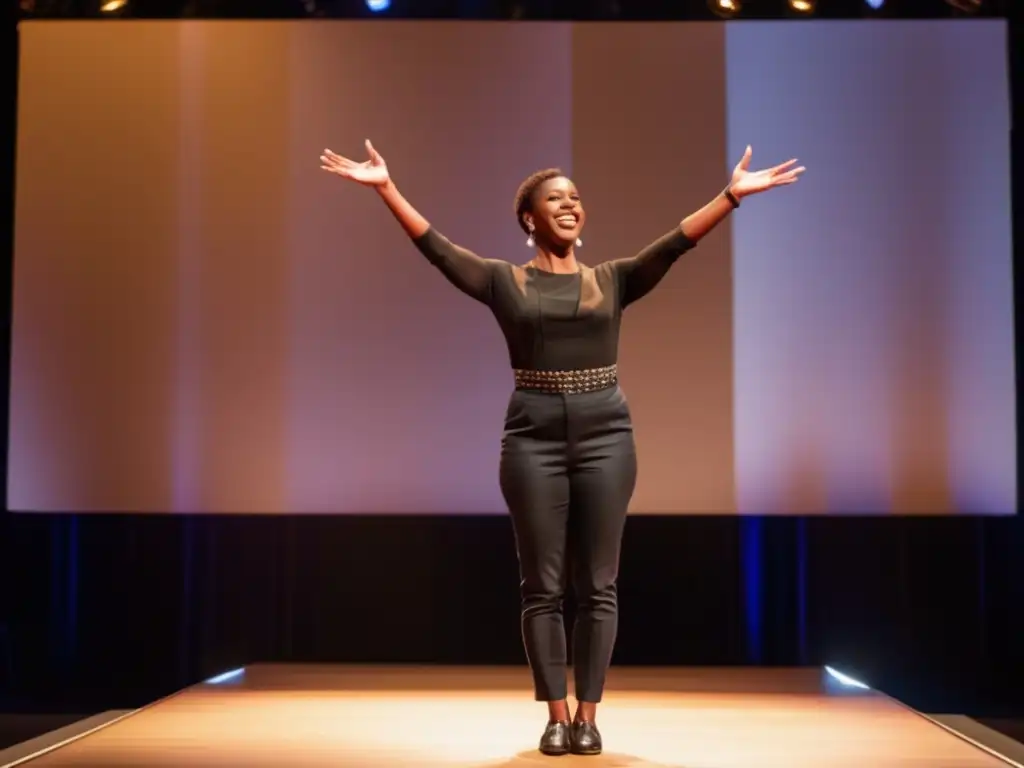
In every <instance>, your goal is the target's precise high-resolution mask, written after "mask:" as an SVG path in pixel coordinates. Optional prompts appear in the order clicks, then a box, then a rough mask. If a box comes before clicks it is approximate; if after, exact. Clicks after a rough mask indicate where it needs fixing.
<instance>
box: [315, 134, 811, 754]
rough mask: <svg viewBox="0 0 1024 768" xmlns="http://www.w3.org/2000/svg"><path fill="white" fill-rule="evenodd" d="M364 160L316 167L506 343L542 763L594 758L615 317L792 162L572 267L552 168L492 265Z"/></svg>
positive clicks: (566, 202)
mask: <svg viewBox="0 0 1024 768" xmlns="http://www.w3.org/2000/svg"><path fill="white" fill-rule="evenodd" d="M366 150H367V152H368V154H369V159H368V160H366V161H365V162H362V163H356V162H354V161H352V160H349V159H347V158H344V157H341V156H339V155H337V154H335V153H334V152H332V151H330V150H324V154H323V155H322V156H321V158H320V160H321V167H322V168H323V169H324V170H326V171H329V172H331V173H335V174H337V175H339V176H341V177H343V178H346V179H350V180H352V181H356V182H359V183H361V184H364V185H366V186H370V187H373V188H374V189H376V190H377V192H378V194H379V195H380V196H381V199H383V201H384V203H385V204H386V205H387V207H388V208H389V209H390V210H391V213H392V214H393V215H394V216H395V218H396V219H398V222H399V224H401V226H402V227H403V228H404V230H405V232H406V233H407V234H408V236H409V237H410V238H411V239H412V241H413V243H414V244H415V245H416V247H417V248H418V249H419V250H420V252H421V253H422V254H423V255H424V256H425V257H426V258H427V259H428V260H429V261H430V262H431V263H432V264H433V265H434V266H435V267H437V268H438V269H439V270H440V271H441V273H442V274H443V275H444V276H445V277H446V278H447V279H448V280H449V281H450V282H451V283H452V284H454V285H455V287H456V288H458V289H459V290H461V291H462V292H463V293H465V294H467V295H468V296H470V297H472V298H474V299H476V300H477V301H480V302H482V303H483V304H485V305H487V306H488V307H489V308H490V310H491V312H492V313H493V314H494V316H495V318H496V319H497V321H498V324H499V325H500V326H501V329H502V331H503V332H504V335H505V340H506V342H507V345H508V352H509V358H510V362H511V366H512V368H513V371H514V378H515V390H514V391H513V393H512V395H511V398H510V401H509V405H508V410H507V412H506V414H505V430H504V435H503V437H502V446H501V448H502V450H501V462H500V467H499V478H500V485H501V490H502V494H503V496H504V498H505V501H506V504H507V505H508V508H509V512H510V515H511V518H512V523H513V529H514V531H515V539H516V549H517V552H518V557H519V564H520V576H521V589H522V632H523V643H524V646H525V648H526V655H527V659H528V661H529V663H530V668H531V670H532V673H533V680H534V689H535V697H536V699H537V700H538V701H543V702H547V705H548V724H547V727H546V728H545V729H544V732H543V734H542V736H541V739H540V750H541V751H542V752H544V753H545V754H565V753H567V752H573V753H576V754H589V755H593V754H599V753H600V752H601V748H602V745H601V735H600V732H599V731H598V729H597V725H596V723H595V716H596V712H597V704H598V702H600V701H601V697H602V693H603V689H604V681H605V673H606V671H607V668H608V665H609V664H610V662H611V656H612V648H613V646H614V643H615V635H616V628H617V618H618V610H617V599H616V578H617V575H618V563H619V547H620V543H621V540H622V533H623V527H624V524H625V520H626V510H627V507H628V506H629V501H630V497H631V496H632V494H633V488H634V484H635V481H636V469H637V468H636V449H635V447H634V442H633V428H632V424H631V422H630V414H629V408H628V406H627V404H626V399H625V397H624V396H623V394H622V391H621V390H620V388H619V386H618V378H617V370H616V359H617V350H618V336H619V323H620V321H621V317H622V310H623V309H625V308H626V307H627V306H628V305H630V304H631V303H633V302H635V301H637V300H638V299H640V298H642V297H643V296H645V295H646V294H647V293H649V292H650V291H651V289H653V288H654V287H655V286H656V285H657V284H658V282H659V281H660V280H661V279H662V278H663V277H664V276H665V273H666V272H667V271H668V269H669V267H671V266H672V264H673V263H674V262H675V261H676V259H678V258H679V256H681V255H682V254H683V253H685V252H686V251H688V250H690V249H691V248H693V247H694V246H695V245H696V244H697V243H698V242H699V241H700V239H701V238H702V237H704V236H705V235H706V234H707V233H708V232H710V231H711V229H712V228H714V227H715V226H716V225H717V224H718V223H719V222H721V221H722V220H723V219H725V217H726V216H727V215H728V214H729V213H730V212H731V211H732V210H733V209H734V208H737V207H739V204H740V200H741V199H742V198H744V197H746V196H747V195H751V194H754V193H756V192H763V191H765V190H767V189H772V188H774V187H778V186H783V185H786V184H792V183H793V182H795V181H796V180H797V178H798V177H799V176H800V174H801V173H802V172H803V171H804V169H803V168H802V167H800V168H793V166H794V165H795V163H796V161H795V160H790V161H789V162H786V163H783V164H782V165H779V166H776V167H775V168H770V169H768V170H764V171H757V172H752V171H749V170H748V166H749V165H750V156H751V150H750V147H747V150H746V152H745V153H744V155H743V158H742V159H741V160H740V162H739V163H738V164H737V166H736V168H735V170H734V171H733V175H732V180H731V181H730V183H729V185H728V186H727V187H726V188H725V190H724V191H723V192H721V193H720V194H718V195H717V196H716V197H715V198H714V199H713V200H712V201H711V202H709V203H708V204H707V205H705V206H704V207H703V208H701V209H700V210H698V211H696V212H695V213H692V214H690V215H689V216H687V217H686V218H685V219H683V221H682V222H681V223H680V224H679V225H677V226H675V227H673V228H672V229H671V230H670V231H669V232H667V233H665V234H664V235H662V236H661V237H660V238H658V239H657V240H655V241H654V242H653V243H651V244H650V245H648V246H647V247H646V248H644V249H643V250H642V251H640V252H639V253H638V254H637V255H635V256H633V257H632V258H626V259H619V260H615V261H608V262H605V263H603V264H599V265H598V266H596V267H588V266H585V265H583V264H581V263H580V262H578V261H577V260H576V251H575V248H576V246H578V245H580V240H579V237H580V232H581V231H582V229H583V225H584V222H585V221H586V214H585V213H584V210H583V205H582V204H581V203H580V196H579V192H578V191H577V189H576V187H575V185H574V184H573V183H572V181H571V180H570V179H568V178H566V177H565V176H564V175H563V174H562V173H561V172H560V171H558V170H557V169H550V170H545V171H539V172H537V173H534V174H533V175H531V176H530V177H529V178H527V179H526V180H525V181H524V182H523V183H522V185H521V186H520V188H519V191H518V193H517V194H516V197H515V215H516V220H517V223H518V224H519V226H520V227H522V229H523V231H524V232H525V233H526V234H527V235H528V238H527V245H528V246H529V247H531V248H533V249H534V251H535V253H534V255H533V258H532V259H531V260H530V261H529V262H527V263H526V264H525V265H523V266H519V265H517V264H512V263H509V262H506V261H499V260H495V259H485V258H481V257H480V256H477V255H476V254H475V253H472V252H471V251H468V250H466V249H465V248H462V247H460V246H457V245H454V244H452V243H451V242H449V241H448V240H447V239H446V238H445V237H444V236H443V235H441V233H440V232H438V231H437V230H435V229H434V228H433V227H431V225H430V223H429V222H428V221H427V220H426V219H425V218H424V217H423V216H422V215H421V214H420V213H419V212H418V211H417V210H416V209H415V208H414V207H413V206H412V205H410V204H409V202H408V201H407V200H405V198H403V197H402V195H401V193H400V192H399V191H398V188H397V187H396V186H395V184H394V182H393V181H392V179H391V177H390V175H389V173H388V168H387V165H386V164H385V162H384V158H382V157H381V156H380V154H379V153H378V152H377V151H376V150H375V149H374V148H373V145H372V144H371V143H370V142H369V141H367V142H366ZM567 582H571V584H572V587H573V590H574V592H575V597H576V600H577V605H578V607H577V621H576V626H575V627H574V632H573V672H574V678H575V697H576V701H577V703H578V707H577V709H576V712H575V713H574V714H573V715H572V716H570V711H569V704H568V701H567V695H568V692H567V687H566V679H565V678H566V672H565V669H566V661H567V649H566V639H565V631H564V628H563V623H562V597H563V594H564V591H565V588H566V584H567Z"/></svg>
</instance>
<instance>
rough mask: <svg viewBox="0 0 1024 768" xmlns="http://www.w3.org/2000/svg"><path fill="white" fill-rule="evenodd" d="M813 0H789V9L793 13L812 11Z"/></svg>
mask: <svg viewBox="0 0 1024 768" xmlns="http://www.w3.org/2000/svg"><path fill="white" fill-rule="evenodd" d="M814 8H815V2H814V0H789V9H790V10H791V11H793V12H794V13H803V14H808V13H814Z"/></svg>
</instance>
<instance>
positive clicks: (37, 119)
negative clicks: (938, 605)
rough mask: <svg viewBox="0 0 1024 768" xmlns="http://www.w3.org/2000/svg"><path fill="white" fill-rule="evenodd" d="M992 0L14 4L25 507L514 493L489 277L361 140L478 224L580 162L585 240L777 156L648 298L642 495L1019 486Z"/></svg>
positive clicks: (14, 501) (739, 505) (796, 498)
mask: <svg viewBox="0 0 1024 768" xmlns="http://www.w3.org/2000/svg"><path fill="white" fill-rule="evenodd" d="M1005 34H1006V30H1005V24H1004V23H1003V22H1002V21H990V20H984V21H977V20H972V21H963V22H953V21H944V22H938V21H907V22H886V23H877V22H876V23H868V22H804V23H780V22H764V23H762V22H743V23H730V24H721V23H687V24H683V23H678V24H666V23H660V24H616V23H599V24H582V23H581V24H571V23H530V24H523V23H520V24H502V23H473V22H455V23H453V22H444V23H431V22H422V21H420V22H411V21H410V22H394V21H392V22H389V23H373V22H341V21H316V22H311V21H305V22H296V21H289V22H265V21H261V22H258V23H255V22H226V21H217V22H199V21H188V22H166V21H161V22H121V23H104V22H88V21H75V22H64V21H60V22H55V21H45V22H44V21H37V22H30V23H25V24H23V25H22V27H21V69H20V86H19V88H20V91H19V100H20V102H19V111H18V147H17V191H16V233H15V239H16V243H15V276H14V316H13V352H12V355H13V357H12V374H11V375H12V378H11V403H10V407H11V419H10V434H9V461H10V464H9V482H8V489H7V494H8V505H9V507H10V508H12V509H14V510H19V511H38V512H90V511H97V512H109V511H115V512H140V513H160V512H211V513H268V514H274V513H281V514H287V513H340V514H344V513H419V514H453V513H454V514H459V513H482V514H500V513H502V512H504V511H505V510H504V505H503V503H502V500H501V494H500V492H499V489H498V482H497V464H498V455H499V441H500V434H501V428H502V418H503V415H504V411H505V405H506V402H507V398H508V396H509V392H510V389H511V386H512V379H511V374H510V371H509V364H508V358H507V353H506V350H505V347H504V344H503V340H502V338H501V335H500V333H499V330H498V328H497V326H496V324H495V323H494V321H493V319H492V317H491V316H490V314H489V313H488V312H487V310H486V308H483V307H482V306H481V305H478V304H476V303H475V302H473V301H471V300H469V299H467V298H466V297H464V296H463V295H461V294H460V293H458V292H457V291H456V290H455V289H454V288H453V287H452V286H451V285H449V284H448V283H447V282H446V281H445V280H444V278H443V277H442V276H441V275H440V273H438V272H437V271H436V270H435V269H434V268H433V267H432V266H430V265H429V264H428V263H427V262H426V261H425V259H424V258H423V257H422V256H421V255H420V254H419V253H418V252H417V251H416V250H415V249H414V248H413V247H412V245H411V244H410V243H409V241H408V240H407V238H406V237H405V235H404V234H403V233H402V232H401V230H400V229H399V228H398V226H397V225H396V224H395V222H394V220H393V219H392V218H391V216H390V214H389V213H388V212H387V210H386V209H385V208H384V206H383V205H382V204H381V202H380V200H379V199H378V198H377V197H376V195H374V194H373V193H372V192H370V191H368V190H366V189H363V188H360V187H356V186H354V185H351V184H348V183H346V182H344V181H342V180H340V179H338V178H337V177H333V176H329V175H327V174H324V173H323V172H322V171H320V170H319V168H318V166H319V162H318V156H319V154H320V152H321V150H322V149H323V148H324V147H330V148H332V149H334V150H336V151H338V152H342V153H345V154H355V155H357V156H358V157H359V159H362V157H363V149H362V142H363V140H364V139H365V138H371V139H372V140H373V142H374V145H375V146H376V147H377V148H378V149H379V150H380V151H381V153H382V154H383V155H384V157H385V158H386V159H387V161H388V164H389V167H390V168H391V171H392V174H393V176H394V178H395V180H396V182H397V183H398V185H399V187H400V188H401V189H402V191H403V192H404V194H405V195H406V196H407V197H408V198H409V199H410V200H411V201H412V202H413V203H414V204H415V205H417V206H418V207H419V208H420V209H421V211H422V212H423V213H424V214H425V215H426V216H427V218H428V219H430V220H431V221H432V222H433V224H434V225H435V226H436V227H437V228H438V229H439V230H440V231H441V232H443V233H444V234H445V235H447V236H448V237H449V238H451V239H452V240H454V241H455V242H457V243H460V244H462V245H464V246H466V247H468V248H471V249H473V250H474V251H476V252H477V253H479V254H481V255H484V256H487V257H490V258H500V259H506V260H509V261H513V262H519V263H523V262H525V261H527V260H528V259H529V258H530V255H531V254H530V253H529V250H528V249H527V247H526V245H525V242H524V239H525V238H524V236H523V233H522V232H521V231H520V230H519V228H518V227H517V225H516V222H515V219H514V216H513V214H512V198H513V194H514V192H515V189H516V186H517V185H518V183H519V182H520V181H521V180H522V178H523V177H525V176H526V175H527V174H528V173H530V172H532V171H534V170H536V169H538V168H543V167H549V166H559V167H561V168H563V169H564V170H565V171H566V172H567V173H569V174H570V175H572V177H573V178H574V180H575V181H576V182H577V183H578V185H579V187H580V190H581V192H582V195H583V201H584V204H585V205H586V207H587V209H588V225H587V230H586V232H585V234H584V241H585V242H584V246H583V248H582V249H581V251H580V257H581V258H582V260H583V261H584V262H586V263H589V264H594V263H597V262H600V261H604V260H607V259H612V258H618V257H622V256H628V255H631V254H633V253H634V252H636V251H637V250H638V249H639V248H641V247H642V246H643V245H645V244H646V243H647V242H649V241H651V240H652V239H654V238H655V237H657V236H659V235H660V234H662V233H663V232H665V231H667V230H668V229H669V228H670V227H672V226H673V225H674V224H676V223H677V222H678V221H679V220H680V219H681V218H682V217H684V216H685V215H686V214H687V213H689V212H690V211H692V210H694V209H696V208H698V207H700V206H701V205H703V204H704V203H705V202H707V201H708V200H709V199H710V198H711V197H713V196H714V195H715V194H716V193H718V191H719V190H721V189H722V187H723V186H724V184H725V183H726V181H727V179H728V175H729V172H730V171H731V169H732V166H733V165H734V164H735V162H736V161H737V160H738V159H739V157H740V155H741V154H742V152H743V149H744V147H745V146H746V145H747V144H750V145H751V146H752V147H753V150H754V153H753V158H754V165H755V166H764V165H769V164H774V163H777V162H780V161H782V160H786V159H788V158H790V157H797V158H799V159H800V161H801V163H802V164H804V165H806V166H807V167H808V171H807V173H806V174H805V176H804V177H803V179H802V180H801V182H800V183H799V184H797V185H796V186H794V187H789V188H785V189H782V190H779V191H776V192H773V193H771V194H768V195H764V196H759V197H755V198H750V199H748V200H745V201H744V203H743V205H742V207H741V208H740V210H738V211H736V212H735V213H734V214H733V215H732V217H731V218H730V219H729V221H728V222H727V223H726V224H723V225H722V226H720V227H719V228H718V229H717V230H716V231H714V232H713V233H712V234H711V235H710V236H709V237H707V238H706V239H705V240H704V241H703V242H702V243H701V244H700V245H699V247H698V248H697V249H696V250H695V251H692V252H691V253H689V254H687V255H686V256H685V257H684V258H683V259H681V260H680V261H679V262H678V263H677V264H676V265H675V266H674V267H673V269H672V271H671V272H670V274H669V275H668V277H667V278H666V279H665V281H664V282H663V283H662V284H661V285H660V286H659V287H658V288H657V289H656V290H655V291H654V293H652V294H651V295H650V296H648V297H647V298H646V299H645V300H643V301H642V302H640V303H639V304H637V305H635V306H633V307H630V308H629V309H628V310H627V312H626V314H625V318H624V327H623V333H622V338H621V348H620V369H621V376H622V385H623V387H624V389H625V392H626V394H627V396H628V398H629V402H630V407H631V409H632V413H633V417H634V421H635V429H636V436H637V441H638V446H639V454H640V455H639V461H640V474H639V481H638V486H637V490H636V494H635V496H634V499H633V504H632V507H631V511H632V512H633V513H635V514H687V515H699V514H737V513H738V514H752V513H756V514H1012V513H1014V512H1015V511H1016V509H1015V504H1016V477H1015V466H1016V454H1015V440H1016V436H1015V429H1014V422H1015V404H1014V396H1015V395H1014V347H1013V299H1012V273H1011V236H1010V226H1011V222H1010V176H1009V127H1010V119H1009V96H1008V84H1007V63H1006V45H1005Z"/></svg>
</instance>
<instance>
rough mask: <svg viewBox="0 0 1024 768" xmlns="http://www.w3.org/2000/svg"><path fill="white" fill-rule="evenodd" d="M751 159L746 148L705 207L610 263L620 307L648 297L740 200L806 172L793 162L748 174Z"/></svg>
mask: <svg viewBox="0 0 1024 768" xmlns="http://www.w3.org/2000/svg"><path fill="white" fill-rule="evenodd" d="M751 155H752V150H751V148H750V147H749V146H748V147H747V149H746V151H745V152H744V153H743V157H742V158H741V159H740V161H739V162H738V163H737V164H736V168H735V169H734V170H733V172H732V179H731V180H730V182H729V186H727V187H726V188H725V189H724V190H722V192H721V193H719V194H718V195H716V196H715V198H714V199H713V200H711V201H710V202H709V203H707V205H705V206H703V207H702V208H700V209H698V210H696V211H694V212H693V213H691V214H690V215H689V216H687V217H686V218H685V219H683V220H682V221H681V222H680V223H679V226H678V227H675V228H673V229H672V231H670V232H668V233H667V234H665V235H662V236H661V237H660V238H658V239H657V240H655V241H654V242H653V243H651V244H650V245H648V246H647V247H645V248H644V249H643V250H642V251H640V252H639V253H638V254H637V255H636V256H633V257H632V258H628V259H619V260H618V261H615V262H613V266H614V268H615V271H616V273H617V274H618V282H619V286H620V292H621V302H622V306H623V307H625V306H627V305H629V304H631V303H633V302H634V301H636V300H638V299H640V298H643V297H644V296H646V295H647V294H648V293H650V292H651V290H653V289H654V287H655V286H656V285H657V284H658V283H660V282H661V279H662V278H663V277H664V276H665V274H666V273H667V272H668V270H669V268H670V267H671V266H672V265H673V264H674V263H675V262H676V260H677V259H678V258H679V257H680V256H681V255H682V254H684V253H686V252H687V251H688V250H690V249H691V248H693V247H694V246H696V245H697V243H699V242H700V241H701V239H702V238H703V237H704V236H705V235H707V234H708V233H709V232H710V231H711V230H712V229H714V228H715V227H716V226H718V225H719V224H720V223H721V222H722V221H724V220H725V218H726V217H727V216H728V215H729V214H730V213H732V211H733V210H734V209H735V208H738V207H739V205H740V201H741V200H742V199H743V198H745V197H748V196H749V195H755V194H757V193H758V192H764V191H766V190H769V189H774V188H775V187H781V186H786V185H788V184H793V183H794V182H796V181H797V179H799V178H800V174H802V173H803V172H804V170H805V168H804V167H803V166H800V167H798V168H794V167H793V166H794V165H796V160H788V161H786V162H785V163H782V164H781V165H776V166H775V167H774V168H767V169H765V170H763V171H751V170H749V168H750V157H751Z"/></svg>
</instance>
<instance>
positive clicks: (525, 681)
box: [23, 665, 1006, 768]
mask: <svg viewBox="0 0 1024 768" xmlns="http://www.w3.org/2000/svg"><path fill="white" fill-rule="evenodd" d="M545 719H546V713H545V711H544V707H543V705H541V704H538V703H536V702H534V701H533V699H532V694H531V689H530V681H529V677H528V675H527V673H526V671H525V670H523V669H516V668H509V669H503V668H437V667H409V668H402V667H369V666H368V667H326V666H278V665H256V666H251V667H247V668H246V669H245V670H244V672H242V673H240V674H237V675H234V676H232V677H229V678H227V679H225V680H222V681H220V682H216V683H212V682H211V683H203V684H200V685H196V686H193V687H191V688H187V689H185V690H184V691H182V692H180V693H178V694H175V695H173V696H171V697H169V698H167V699H164V700H161V701H159V702H155V703H154V704H152V705H150V706H149V707H145V708H143V709H141V710H139V711H138V712H136V713H134V714H131V715H129V716H128V717H125V718H124V719H121V720H119V721H116V722H115V723H114V724H112V725H109V726H107V727H105V728H102V729H100V730H98V731H96V732H94V733H91V734H88V735H86V736H84V737H82V738H81V739H79V740H77V741H72V742H70V743H68V744H66V745H64V746H62V747H59V748H57V749H55V750H53V751H51V752H49V753H46V754H42V755H39V756H38V757H35V758H33V759H31V760H30V761H28V762H26V763H23V765H26V766H28V767H29V768H53V767H54V766H76V767H79V766H97V767H98V766H103V767H104V768H124V767H126V766H161V767H163V766H168V767H169V766H174V767H175V768H182V767H183V766H232V767H233V768H243V767H244V768H263V767H264V766H275V767H277V766H282V767H284V766H287V767H288V768H304V767H306V766H308V767H309V768H313V767H314V766H333V768H383V767H387V768H392V767H393V766H416V767H418V768H434V767H435V766H437V767H438V768H440V766H445V767H446V768H528V767H529V766H544V765H558V766H564V768H571V766H591V767H592V768H601V767H608V766H615V768H669V767H671V768H725V767H726V766H728V767H729V768H740V767H742V768H760V767H761V766H777V767H778V768H804V767H805V766H807V767H809V766H814V768H839V767H840V766H842V767H843V768H847V767H849V768H888V767H890V766H891V767H892V768H896V767H897V766H899V767H900V768H905V767H907V766H914V768H922V767H923V766H943V767H944V768H945V767H948V768H975V767H979V768H980V767H982V766H985V767H987V766H1002V767H1003V768H1005V766H1006V763H1004V762H1003V761H1002V760H1000V759H999V758H997V757H994V756H992V755H990V754H988V753H987V752H985V751H983V750H982V749H980V748H978V747H975V746H974V745H972V744H971V743H969V742H967V741H965V740H963V739H961V738H959V737H957V736H955V735H953V734H951V733H949V732H948V731H946V730H944V729H942V728H940V727H939V726H937V725H934V724H933V723H931V722H930V721H929V720H928V719H926V718H924V717H922V716H920V715H918V714H917V713H914V712H912V711H910V710H909V709H907V708H905V707H903V706H902V705H900V704H899V703H897V702H895V701H893V700H891V699H889V698H887V697H886V696H884V695H881V694H877V693H874V692H872V691H867V690H860V689H857V688H844V687H843V686H841V685H839V684H838V683H835V682H834V681H833V679H832V678H830V677H829V676H828V675H826V674H825V673H824V672H823V671H822V670H818V669H613V670H612V674H611V675H610V679H609V687H608V692H607V694H606V698H605V703H604V704H603V705H602V707H601V710H600V712H599V717H598V724H599V726H600V728H601V731H602V734H603V736H604V742H605V753H604V754H603V755H600V756H596V757H576V756H566V757H545V756H543V755H541V754H539V753H538V752H537V751H536V744H537V739H538V737H539V735H540V732H541V730H542V728H543V725H544V722H545Z"/></svg>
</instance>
